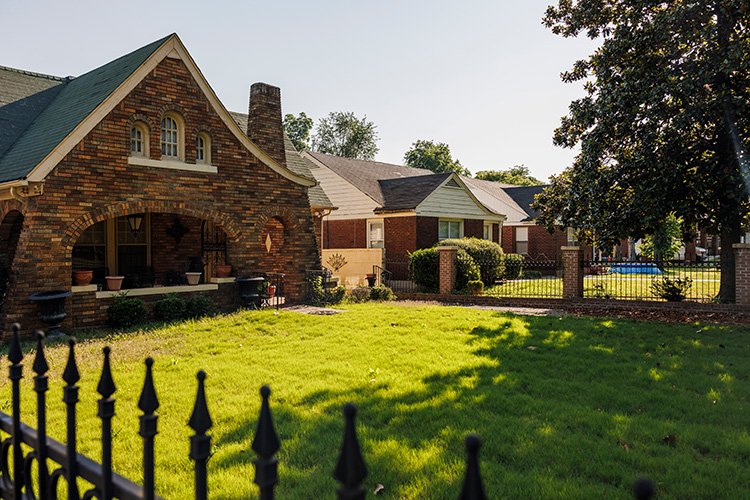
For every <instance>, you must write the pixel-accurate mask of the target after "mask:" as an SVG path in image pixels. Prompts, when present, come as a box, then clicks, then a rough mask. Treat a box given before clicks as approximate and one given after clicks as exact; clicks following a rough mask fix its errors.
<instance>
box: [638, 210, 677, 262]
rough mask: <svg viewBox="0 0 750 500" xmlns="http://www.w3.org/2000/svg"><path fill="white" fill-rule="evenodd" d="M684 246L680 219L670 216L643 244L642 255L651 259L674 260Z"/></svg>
mask: <svg viewBox="0 0 750 500" xmlns="http://www.w3.org/2000/svg"><path fill="white" fill-rule="evenodd" d="M682 244H683V242H682V225H681V223H680V219H678V218H677V217H675V215H674V214H669V216H667V218H666V219H665V220H664V223H663V224H662V225H661V226H660V227H659V228H658V229H657V230H656V232H655V233H654V234H652V235H650V236H648V237H647V238H646V240H645V241H644V242H643V243H642V244H641V253H642V254H643V255H645V256H646V257H648V258H650V259H656V258H663V259H673V258H674V255H675V254H676V253H677V252H678V251H679V250H680V247H682Z"/></svg>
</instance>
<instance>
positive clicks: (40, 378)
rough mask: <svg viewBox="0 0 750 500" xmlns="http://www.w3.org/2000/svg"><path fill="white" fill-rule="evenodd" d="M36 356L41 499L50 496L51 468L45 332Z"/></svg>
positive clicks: (28, 483)
mask: <svg viewBox="0 0 750 500" xmlns="http://www.w3.org/2000/svg"><path fill="white" fill-rule="evenodd" d="M35 335H36V357H35V358H34V372H35V373H36V377H34V391H36V407H37V410H36V426H37V437H38V439H37V448H36V459H37V465H38V470H39V500H47V499H48V498H49V470H47V398H46V392H47V389H48V388H49V383H48V380H47V375H46V373H47V371H48V370H49V365H48V364H47V359H46V358H45V357H44V343H43V340H44V334H43V333H42V332H36V334H35ZM30 472H31V471H30V468H29V470H27V477H26V490H27V491H31V489H32V485H31V481H30V479H31V474H30Z"/></svg>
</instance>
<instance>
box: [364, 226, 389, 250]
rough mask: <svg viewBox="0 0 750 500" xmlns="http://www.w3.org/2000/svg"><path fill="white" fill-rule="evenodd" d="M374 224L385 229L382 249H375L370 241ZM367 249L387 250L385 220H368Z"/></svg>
mask: <svg viewBox="0 0 750 500" xmlns="http://www.w3.org/2000/svg"><path fill="white" fill-rule="evenodd" d="M373 224H380V225H381V226H382V228H383V239H382V240H381V241H382V242H383V246H382V247H373V246H372V240H371V239H370V231H371V227H372V225H373ZM367 248H385V219H367Z"/></svg>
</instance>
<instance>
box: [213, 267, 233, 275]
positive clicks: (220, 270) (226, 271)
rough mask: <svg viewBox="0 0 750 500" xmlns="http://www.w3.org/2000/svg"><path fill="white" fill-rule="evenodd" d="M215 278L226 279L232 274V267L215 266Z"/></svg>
mask: <svg viewBox="0 0 750 500" xmlns="http://www.w3.org/2000/svg"><path fill="white" fill-rule="evenodd" d="M214 269H216V277H217V278H228V277H229V275H230V274H232V266H231V265H229V264H226V265H219V266H216V267H215V268H214Z"/></svg>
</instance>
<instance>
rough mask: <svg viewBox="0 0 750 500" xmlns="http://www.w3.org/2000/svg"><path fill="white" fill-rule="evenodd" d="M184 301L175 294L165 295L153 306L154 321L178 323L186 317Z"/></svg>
mask: <svg viewBox="0 0 750 500" xmlns="http://www.w3.org/2000/svg"><path fill="white" fill-rule="evenodd" d="M185 311H186V309H185V300H184V299H181V298H180V297H178V296H177V294H176V293H165V294H164V295H162V298H161V299H159V300H157V301H156V302H155V303H154V306H153V313H154V319H155V320H157V321H179V320H182V319H185V317H186V316H187V314H186V312H185Z"/></svg>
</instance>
